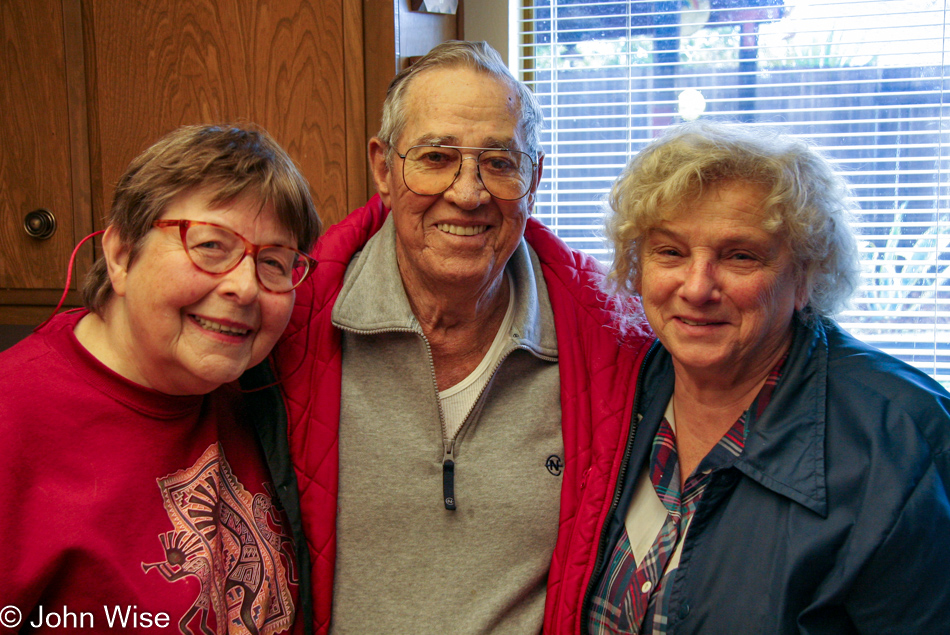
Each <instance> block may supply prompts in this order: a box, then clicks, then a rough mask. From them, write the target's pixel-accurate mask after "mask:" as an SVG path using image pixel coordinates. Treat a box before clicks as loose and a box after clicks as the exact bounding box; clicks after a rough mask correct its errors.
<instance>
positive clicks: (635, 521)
mask: <svg viewBox="0 0 950 635" xmlns="http://www.w3.org/2000/svg"><path fill="white" fill-rule="evenodd" d="M664 416H665V417H666V420H667V421H669V422H670V428H672V429H673V433H674V434H676V418H675V417H674V416H673V399H672V397H671V398H670V401H669V403H668V404H667V405H666V413H664ZM651 468H652V466H651V465H650V462H649V461H647V463H646V465H645V466H644V468H643V470H642V471H641V472H640V477H639V478H638V479H637V485H636V490H635V491H634V493H633V499H632V500H631V501H630V507H628V508H627V516H626V518H625V519H624V526H625V527H626V529H627V538H628V539H629V540H630V550H631V551H632V552H633V558H634V560H635V561H636V563H637V566H640V564H641V563H642V562H643V559H644V558H645V557H646V555H647V553H648V552H649V551H650V548H651V547H653V543H654V542H656V538H657V535H658V534H659V533H660V530H662V529H663V524H664V523H665V522H666V516H667V513H668V512H667V509H666V506H664V505H663V502H662V501H661V500H660V497H659V495H657V493H656V489H655V488H654V487H653V481H652V480H650V470H651ZM692 521H693V519H692V517H690V519H689V523H687V525H686V527H684V528H683V529H682V531H681V532H680V536H679V542H678V543H677V545H676V548H675V549H674V550H673V554H672V555H671V556H670V560H669V562H667V564H666V570H667V571H672V570H673V569H675V568H676V567H678V566H679V563H680V556H682V555H683V544H684V543H685V542H686V540H685V538H686V533H687V532H688V531H689V525H690V524H692Z"/></svg>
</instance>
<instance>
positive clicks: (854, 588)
mask: <svg viewBox="0 0 950 635" xmlns="http://www.w3.org/2000/svg"><path fill="white" fill-rule="evenodd" d="M644 369H645V370H644V375H643V383H642V388H641V390H639V391H638V392H639V395H638V397H637V401H638V406H637V412H639V413H640V415H642V419H641V420H640V422H639V424H634V425H632V426H631V434H630V441H629V445H628V449H627V452H628V453H629V456H628V458H627V459H626V461H625V464H624V465H623V466H622V467H621V472H622V473H621V477H620V480H619V481H618V482H619V483H622V484H623V485H622V489H621V490H620V491H619V492H618V494H619V498H618V499H617V504H616V505H615V506H613V507H612V508H611V509H610V510H609V511H608V512H607V513H608V517H607V519H606V522H605V523H604V530H603V532H602V538H601V544H600V547H599V551H598V554H599V557H598V560H597V563H598V564H597V566H598V567H599V568H601V569H602V567H603V561H604V559H605V558H604V555H605V554H608V555H609V554H610V552H611V550H612V548H613V545H614V544H616V541H617V537H618V535H619V532H620V531H621V528H622V526H623V519H624V517H625V514H626V509H627V506H628V504H629V500H630V496H631V494H632V490H633V489H634V487H633V486H634V485H635V482H636V479H637V477H638V475H639V473H640V471H641V470H642V469H643V467H644V464H645V462H646V461H648V460H649V457H650V448H651V444H652V442H653V437H654V435H655V433H656V430H657V427H658V426H659V422H660V420H661V419H662V416H663V413H664V410H665V408H666V404H667V402H668V400H669V398H670V396H671V394H672V390H673V369H672V364H671V361H670V356H669V354H668V353H667V352H666V351H665V350H664V349H663V348H662V346H660V345H659V344H656V345H655V348H654V350H652V351H651V354H650V357H649V358H648V360H647V362H646V364H645V367H644ZM747 416H748V419H747V430H748V432H747V438H746V445H745V449H744V450H743V452H742V454H741V455H740V457H739V458H738V460H737V461H736V463H735V464H734V466H732V467H729V468H726V469H723V470H720V471H718V472H716V473H715V474H714V475H713V476H712V480H711V482H710V484H709V486H708V488H707V490H706V492H705V494H704V496H703V498H702V500H701V502H700V503H699V506H698V508H697V510H696V513H695V516H694V517H693V521H692V525H691V526H690V529H689V533H688V534H687V536H686V542H685V544H684V548H683V553H682V557H681V560H680V565H679V568H678V569H677V571H676V574H675V577H674V579H673V582H672V584H673V589H672V596H671V605H670V620H671V624H670V632H671V633H730V634H744V633H763V634H765V633H768V634H769V635H776V634H780V633H807V634H810V635H817V634H819V633H835V634H841V633H875V634H881V633H908V634H910V633H912V634H915V635H921V634H930V633H934V634H937V633H950V501H948V490H950V394H948V393H947V391H946V390H944V389H943V388H942V387H941V386H940V385H939V384H937V383H936V382H935V381H933V380H932V379H931V378H929V377H927V376H926V375H924V374H923V373H920V372H918V371H917V370H915V369H913V368H911V367H910V366H908V365H906V364H904V363H902V362H900V361H898V360H896V359H895V358H893V357H891V356H889V355H886V354H884V353H882V352H880V351H878V350H876V349H874V348H872V347H870V346H867V345H866V344H863V343H861V342H859V341H858V340H856V339H855V338H853V337H851V336H850V335H848V334H847V333H845V332H844V331H843V330H842V329H841V328H840V327H838V326H837V325H836V324H834V323H833V322H831V321H827V320H822V321H816V323H814V324H812V325H811V326H805V325H803V324H801V323H797V322H796V325H795V337H794V341H793V343H792V347H791V350H790V354H789V358H788V361H787V362H786V366H785V370H784V373H783V376H782V379H781V381H780V382H779V384H778V385H777V387H776V389H775V392H774V393H773V395H772V400H771V402H770V403H769V405H768V407H767V408H766V410H765V412H763V413H762V416H761V417H760V418H759V419H758V420H754V416H753V411H752V410H751V409H750V412H749V414H748V415H747ZM634 421H636V417H635V419H634ZM599 573H600V571H595V573H594V575H593V576H592V577H591V578H590V581H589V583H588V590H587V595H586V596H585V598H586V599H585V602H584V614H583V615H585V617H584V618H583V619H582V624H583V628H584V629H586V626H587V619H586V615H587V610H588V609H589V597H590V594H591V589H593V588H596V581H597V579H598V576H599Z"/></svg>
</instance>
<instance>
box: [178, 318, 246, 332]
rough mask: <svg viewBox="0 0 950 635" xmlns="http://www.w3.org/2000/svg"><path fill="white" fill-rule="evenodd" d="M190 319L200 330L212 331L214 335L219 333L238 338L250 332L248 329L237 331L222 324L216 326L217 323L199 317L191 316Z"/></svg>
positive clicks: (237, 329)
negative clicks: (193, 320)
mask: <svg viewBox="0 0 950 635" xmlns="http://www.w3.org/2000/svg"><path fill="white" fill-rule="evenodd" d="M191 317H193V318H194V319H195V322H197V323H198V325H199V326H200V327H201V328H203V329H207V330H209V331H213V332H215V333H221V334H223V335H236V336H239V337H243V336H245V335H247V334H248V333H250V330H248V329H239V328H234V327H231V326H225V325H224V324H218V323H217V322H212V321H210V320H206V319H204V318H203V317H199V316H197V315H192V316H191Z"/></svg>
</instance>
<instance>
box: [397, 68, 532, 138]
mask: <svg viewBox="0 0 950 635" xmlns="http://www.w3.org/2000/svg"><path fill="white" fill-rule="evenodd" d="M520 117H521V106H520V103H519V98H518V93H517V91H515V90H514V88H513V87H512V86H511V85H510V84H509V83H508V82H506V81H504V80H503V79H501V78H498V77H495V76H493V75H491V74H489V73H487V72H484V71H478V70H474V69H471V68H467V67H453V68H441V69H430V70H427V71H424V72H422V73H420V74H419V75H418V76H417V77H415V78H413V82H412V83H411V84H410V85H409V87H408V91H407V94H406V100H405V121H406V125H405V128H404V129H403V130H402V133H401V135H400V138H399V139H398V140H397V143H398V144H399V145H400V147H402V148H405V147H408V146H411V145H426V144H441V145H457V146H469V147H482V148H515V149H519V150H521V149H524V139H523V134H522V130H521V121H520Z"/></svg>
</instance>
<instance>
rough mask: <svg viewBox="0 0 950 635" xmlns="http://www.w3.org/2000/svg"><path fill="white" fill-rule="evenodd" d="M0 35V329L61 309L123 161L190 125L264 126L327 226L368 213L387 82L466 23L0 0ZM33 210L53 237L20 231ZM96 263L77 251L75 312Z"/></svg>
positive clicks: (241, 7)
mask: <svg viewBox="0 0 950 635" xmlns="http://www.w3.org/2000/svg"><path fill="white" fill-rule="evenodd" d="M403 23H404V26H405V28H404V29H401V24H403ZM401 30H402V31H404V32H403V33H402V37H400V31H401ZM0 33H2V38H3V40H2V45H3V54H2V55H0V73H2V76H3V77H4V80H3V81H2V82H0V111H2V116H0V135H2V140H3V142H2V144H0V325H11V324H19V325H26V324H37V323H39V322H41V321H42V320H43V319H45V318H46V317H47V315H48V314H49V312H50V308H51V307H52V306H54V305H55V304H56V302H57V301H58V300H59V297H60V295H61V293H62V290H63V287H64V286H65V284H66V265H67V262H68V260H69V255H70V253H71V252H72V249H73V247H74V246H75V245H76V244H77V243H78V242H79V241H80V240H81V239H82V238H83V237H84V236H86V235H87V234H89V233H90V232H92V231H93V230H94V229H101V228H102V227H103V219H104V218H105V216H106V214H107V211H108V207H109V205H110V204H111V199H112V190H113V185H114V183H115V182H116V181H117V180H118V178H119V176H120V175H121V174H122V172H123V170H124V169H125V167H126V165H127V164H128V163H129V161H130V160H131V159H132V158H133V157H135V156H136V155H137V154H138V153H139V152H141V151H142V150H144V149H145V148H146V147H148V146H149V145H150V144H151V143H153V142H154V141H156V140H157V139H158V138H159V137H160V136H162V135H163V134H165V133H166V132H168V131H170V130H172V129H174V128H176V127H178V126H180V125H183V124H191V123H210V122H235V121H236V122H241V121H243V122H254V123H256V124H259V125H261V126H263V127H264V128H265V129H267V130H268V131H269V132H270V133H271V134H272V135H273V136H274V137H275V138H276V139H277V141H278V142H279V143H280V144H281V145H283V146H284V147H285V148H286V149H287V151H288V153H289V154H290V155H291V156H292V157H293V159H294V160H295V161H296V162H297V164H298V165H299V166H300V168H301V171H302V172H303V174H304V176H305V177H306V178H307V179H308V180H309V181H310V185H311V189H312V191H313V197H314V200H315V202H316V204H317V209H318V210H319V212H320V215H321V217H322V218H323V220H324V223H325V224H326V225H329V224H332V223H334V222H336V221H338V220H340V219H342V218H343V217H344V216H345V215H346V214H347V213H348V212H349V210H351V209H353V208H354V207H357V206H359V205H362V204H363V203H364V202H365V201H366V199H367V197H368V195H369V194H371V191H372V186H371V183H370V178H369V174H368V168H367V161H366V142H367V139H368V138H369V136H371V135H372V134H374V133H375V131H376V128H377V127H378V125H379V109H380V105H381V103H382V98H383V97H384V96H385V90H386V86H387V85H388V83H389V80H390V79H392V76H393V73H394V72H395V70H396V69H398V68H399V67H400V66H401V63H402V62H401V58H402V57H408V56H414V55H419V54H421V53H424V52H425V50H428V48H429V47H430V46H431V45H432V44H434V43H436V42H438V41H440V40H442V39H447V38H449V37H454V36H455V33H456V21H455V18H454V16H451V17H447V16H439V17H436V16H423V15H415V14H411V12H410V10H409V0H395V2H394V0H362V1H360V0H0ZM396 43H400V49H399V50H398V51H397V48H396ZM407 47H409V48H407ZM413 47H414V48H413ZM410 49H412V50H410ZM415 49H419V50H415ZM39 209H43V210H48V211H49V212H51V213H52V214H53V216H54V217H55V219H56V231H55V233H53V235H52V236H51V237H50V238H48V239H45V240H39V239H36V238H31V237H30V236H29V235H28V234H27V233H26V231H25V230H24V218H25V216H26V215H27V214H29V213H30V212H32V211H34V210H39ZM95 257H96V253H95V247H94V246H92V245H91V244H90V245H87V246H84V247H83V248H82V249H81V250H80V252H79V253H78V255H77V259H76V266H75V274H74V276H73V280H72V283H71V284H70V289H71V291H70V294H69V298H68V305H71V306H76V305H78V304H79V297H78V293H77V292H76V289H77V288H78V283H77V280H81V279H82V276H83V274H84V273H85V271H86V270H87V269H88V268H89V267H90V266H91V265H92V263H93V261H94V258H95ZM0 328H2V327H0Z"/></svg>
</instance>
